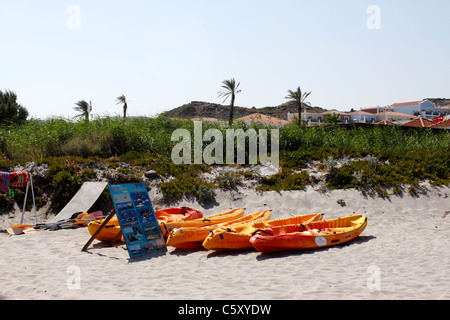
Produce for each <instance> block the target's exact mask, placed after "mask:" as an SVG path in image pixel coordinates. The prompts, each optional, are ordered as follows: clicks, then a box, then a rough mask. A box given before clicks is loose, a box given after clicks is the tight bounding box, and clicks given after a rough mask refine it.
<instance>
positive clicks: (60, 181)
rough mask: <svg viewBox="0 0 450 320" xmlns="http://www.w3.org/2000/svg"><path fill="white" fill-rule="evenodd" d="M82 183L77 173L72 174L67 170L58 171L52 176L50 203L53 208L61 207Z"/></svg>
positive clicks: (58, 208)
mask: <svg viewBox="0 0 450 320" xmlns="http://www.w3.org/2000/svg"><path fill="white" fill-rule="evenodd" d="M81 185H82V181H81V178H80V177H79V176H78V175H72V174H70V173H69V172H67V171H60V172H58V173H57V174H56V175H55V177H54V178H53V188H54V189H53V192H52V194H51V199H52V205H53V206H54V208H55V209H57V210H60V209H62V208H63V207H64V206H65V205H66V204H67V203H68V202H69V201H70V200H71V199H72V197H73V196H74V195H75V194H76V193H77V191H78V190H79V189H80V187H81Z"/></svg>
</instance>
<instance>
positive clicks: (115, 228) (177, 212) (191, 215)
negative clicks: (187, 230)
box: [88, 207, 203, 242]
mask: <svg viewBox="0 0 450 320" xmlns="http://www.w3.org/2000/svg"><path fill="white" fill-rule="evenodd" d="M155 215H156V219H157V220H158V222H166V223H173V222H176V221H180V220H193V219H199V218H201V217H203V213H202V212H201V211H199V210H197V209H193V208H186V207H182V208H170V209H163V210H158V211H155ZM104 221H105V220H104V219H103V220H98V221H92V222H91V223H89V224H88V230H89V233H90V235H91V236H93V235H94V234H95V232H96V231H97V230H98V228H100V226H101V225H102V224H103V222H104ZM119 232H120V224H119V219H118V218H117V217H115V218H112V219H111V220H110V221H109V222H108V224H107V225H106V226H105V227H104V228H103V229H102V231H101V232H100V233H99V234H98V235H97V237H96V239H97V240H100V241H105V242H108V241H112V240H113V239H114V238H115V237H116V236H117V234H118V233H119ZM122 241H123V240H122Z"/></svg>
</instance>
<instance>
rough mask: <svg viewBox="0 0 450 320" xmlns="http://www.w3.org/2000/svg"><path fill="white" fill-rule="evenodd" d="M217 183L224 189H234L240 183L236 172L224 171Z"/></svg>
mask: <svg viewBox="0 0 450 320" xmlns="http://www.w3.org/2000/svg"><path fill="white" fill-rule="evenodd" d="M217 181H218V182H219V186H220V187H221V188H223V189H234V188H236V185H237V184H238V183H239V175H238V174H236V173H234V172H229V171H222V172H220V174H219V176H218V177H217Z"/></svg>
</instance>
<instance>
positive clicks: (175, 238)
mask: <svg viewBox="0 0 450 320" xmlns="http://www.w3.org/2000/svg"><path fill="white" fill-rule="evenodd" d="M240 210H242V209H240ZM270 215H271V212H270V210H265V211H261V212H256V213H253V214H251V215H247V216H243V217H241V218H238V219H235V220H231V221H227V222H224V223H220V224H213V225H210V226H206V227H199V228H195V227H184V228H176V229H174V230H172V232H170V234H169V237H168V238H167V242H166V243H167V245H168V246H172V247H175V248H178V249H194V248H199V247H202V243H203V241H205V239H206V237H207V236H208V234H209V232H210V231H213V230H215V229H217V228H225V227H229V228H232V227H233V226H234V225H235V224H239V223H248V222H262V221H266V220H268V219H269V218H270Z"/></svg>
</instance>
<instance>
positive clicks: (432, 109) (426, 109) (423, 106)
mask: <svg viewBox="0 0 450 320" xmlns="http://www.w3.org/2000/svg"><path fill="white" fill-rule="evenodd" d="M389 108H390V109H392V111H394V112H401V113H407V114H411V115H420V116H421V117H423V118H425V119H428V120H432V119H433V118H434V117H437V116H439V115H440V113H439V111H437V110H436V105H435V104H434V103H432V102H431V101H430V100H422V101H411V102H401V103H394V104H392V105H390V106H389Z"/></svg>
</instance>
